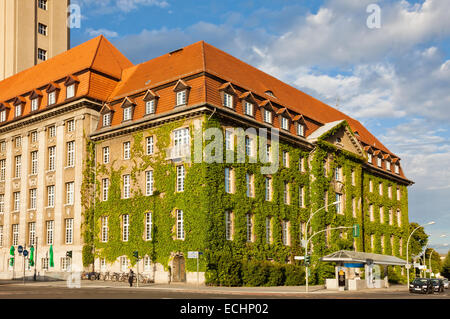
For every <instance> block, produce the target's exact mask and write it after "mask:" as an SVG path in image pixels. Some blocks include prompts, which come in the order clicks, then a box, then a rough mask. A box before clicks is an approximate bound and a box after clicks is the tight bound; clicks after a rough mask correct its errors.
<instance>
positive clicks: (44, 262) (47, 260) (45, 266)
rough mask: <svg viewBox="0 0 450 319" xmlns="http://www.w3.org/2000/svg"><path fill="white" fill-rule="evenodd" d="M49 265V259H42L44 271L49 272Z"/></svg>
mask: <svg viewBox="0 0 450 319" xmlns="http://www.w3.org/2000/svg"><path fill="white" fill-rule="evenodd" d="M48 263H49V259H48V258H41V265H42V269H44V270H48Z"/></svg>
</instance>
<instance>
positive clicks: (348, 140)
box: [323, 125, 365, 157]
mask: <svg viewBox="0 0 450 319" xmlns="http://www.w3.org/2000/svg"><path fill="white" fill-rule="evenodd" d="M323 140H324V141H326V142H328V143H330V144H333V145H334V146H336V147H337V148H339V149H344V150H346V151H348V152H351V153H353V154H356V155H358V156H362V157H365V152H364V149H363V147H362V145H361V143H359V141H358V140H357V139H356V138H355V136H354V135H353V134H352V132H351V131H350V129H349V127H348V126H347V125H343V126H342V127H340V128H339V129H337V130H336V131H335V132H334V133H333V134H330V135H329V136H327V137H325V138H324V139H323Z"/></svg>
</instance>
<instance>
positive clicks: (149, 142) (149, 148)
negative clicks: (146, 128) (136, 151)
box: [146, 136, 154, 155]
mask: <svg viewBox="0 0 450 319" xmlns="http://www.w3.org/2000/svg"><path fill="white" fill-rule="evenodd" d="M146 141H147V155H152V154H153V151H154V149H153V147H154V143H153V136H149V137H147V138H146Z"/></svg>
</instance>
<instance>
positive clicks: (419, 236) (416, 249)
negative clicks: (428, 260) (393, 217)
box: [409, 223, 428, 257]
mask: <svg viewBox="0 0 450 319" xmlns="http://www.w3.org/2000/svg"><path fill="white" fill-rule="evenodd" d="M417 227H419V224H417V223H410V224H409V234H411V233H412V232H413V231H414V229H416V228H417ZM427 242H428V235H427V234H426V233H425V231H424V229H423V227H420V228H419V229H418V230H416V231H415V232H414V234H413V235H412V236H411V239H410V241H409V257H411V256H418V255H420V254H421V252H422V251H423V248H424V247H425V245H426V244H427Z"/></svg>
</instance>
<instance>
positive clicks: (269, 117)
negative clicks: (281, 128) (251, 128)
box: [264, 109, 272, 123]
mask: <svg viewBox="0 0 450 319" xmlns="http://www.w3.org/2000/svg"><path fill="white" fill-rule="evenodd" d="M264 122H266V123H272V112H271V111H269V110H266V109H264Z"/></svg>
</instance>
